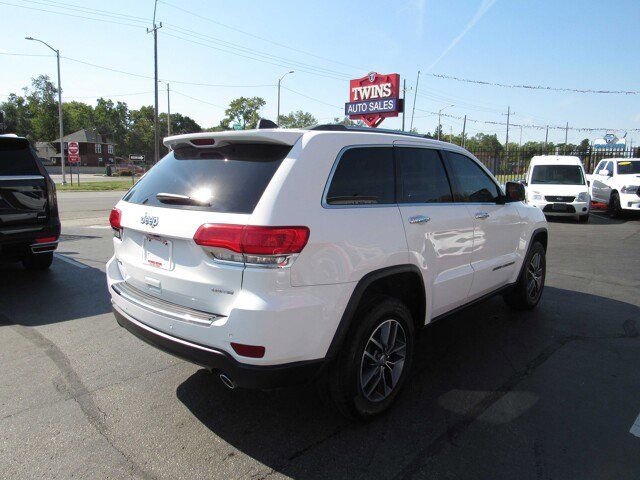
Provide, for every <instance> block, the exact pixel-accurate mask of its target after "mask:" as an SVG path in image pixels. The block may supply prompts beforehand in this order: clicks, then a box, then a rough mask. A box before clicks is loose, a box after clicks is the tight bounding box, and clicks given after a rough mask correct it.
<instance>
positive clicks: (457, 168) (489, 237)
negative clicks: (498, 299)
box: [446, 151, 525, 300]
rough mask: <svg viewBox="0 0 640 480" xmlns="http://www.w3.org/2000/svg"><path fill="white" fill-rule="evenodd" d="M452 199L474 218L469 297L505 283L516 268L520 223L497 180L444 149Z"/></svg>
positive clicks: (472, 161) (494, 288) (468, 159)
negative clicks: (506, 201) (471, 274)
mask: <svg viewBox="0 0 640 480" xmlns="http://www.w3.org/2000/svg"><path fill="white" fill-rule="evenodd" d="M446 167H447V171H448V173H449V178H451V180H452V188H453V197H454V201H456V202H460V203H461V204H464V205H465V206H466V208H467V209H468V211H469V214H470V215H471V217H472V218H473V221H474V234H473V252H472V255H471V267H472V269H473V282H472V284H471V289H470V290H469V300H473V299H475V298H478V297H480V296H482V295H484V294H487V293H489V292H491V291H494V290H496V289H498V288H500V287H502V286H505V285H506V284H507V283H508V282H509V281H511V280H512V279H513V278H514V276H515V272H516V269H517V265H516V263H517V262H516V260H517V252H518V247H519V244H520V241H521V238H522V235H523V232H524V227H525V225H524V222H523V220H522V218H521V217H520V214H519V213H518V209H517V206H516V204H515V203H505V201H504V194H503V193H502V191H501V190H500V188H499V187H498V185H497V183H496V182H495V181H494V180H493V178H492V177H491V176H490V175H489V174H488V173H487V171H486V170H485V169H484V168H483V167H481V166H480V164H479V162H476V161H475V160H473V159H472V158H470V157H468V156H466V155H463V154H461V153H456V152H449V151H447V152H446Z"/></svg>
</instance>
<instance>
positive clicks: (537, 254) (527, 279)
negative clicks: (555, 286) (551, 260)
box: [503, 242, 547, 310]
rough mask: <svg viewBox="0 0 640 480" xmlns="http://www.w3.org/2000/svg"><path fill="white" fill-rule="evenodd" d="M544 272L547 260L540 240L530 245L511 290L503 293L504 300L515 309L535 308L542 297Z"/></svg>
mask: <svg viewBox="0 0 640 480" xmlns="http://www.w3.org/2000/svg"><path fill="white" fill-rule="evenodd" d="M536 259H537V260H536ZM534 273H535V275H534ZM546 273H547V262H546V253H545V250H544V246H543V245H542V244H541V243H540V242H535V243H534V244H533V245H531V249H530V250H529V253H528V254H527V258H525V260H524V265H523V267H522V271H521V272H520V277H519V278H518V282H517V283H516V285H515V286H514V288H513V289H512V290H510V291H509V292H507V293H505V294H504V295H503V298H504V301H505V302H506V303H507V305H509V306H510V307H511V308H514V309H516V310H531V309H532V308H535V306H536V305H537V304H538V302H539V301H540V298H541V297H542V291H543V290H544V280H545V277H546ZM532 282H533V283H532ZM532 289H533V291H532Z"/></svg>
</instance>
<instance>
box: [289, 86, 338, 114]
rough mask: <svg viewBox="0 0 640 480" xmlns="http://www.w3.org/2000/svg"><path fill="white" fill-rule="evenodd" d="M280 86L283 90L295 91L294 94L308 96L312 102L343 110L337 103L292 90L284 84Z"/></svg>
mask: <svg viewBox="0 0 640 480" xmlns="http://www.w3.org/2000/svg"><path fill="white" fill-rule="evenodd" d="M282 88H284V89H285V90H288V91H289V92H291V93H295V94H296V95H300V96H301V97H304V98H308V99H309V100H313V101H314V102H318V103H322V104H324V105H327V106H329V107H334V108H339V109H340V110H344V106H339V105H334V104H332V103H327V102H325V101H323V100H319V99H317V98H314V97H310V96H309V95H305V94H304V93H300V92H297V91H296V90H292V89H290V88H289V87H285V86H284V85H283V86H282Z"/></svg>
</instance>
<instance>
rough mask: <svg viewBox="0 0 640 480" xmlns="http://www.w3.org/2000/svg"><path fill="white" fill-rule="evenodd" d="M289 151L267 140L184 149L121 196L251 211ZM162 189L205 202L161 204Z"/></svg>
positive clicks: (141, 201)
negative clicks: (196, 203)
mask: <svg viewBox="0 0 640 480" xmlns="http://www.w3.org/2000/svg"><path fill="white" fill-rule="evenodd" d="M290 150H291V146H289V145H274V144H266V143H238V144H227V145H223V146H220V147H211V148H195V147H181V148H178V149H176V150H174V151H171V152H169V154H168V155H167V156H166V157H164V158H163V159H162V160H161V161H160V162H158V164H157V165H156V166H154V167H153V168H152V169H151V170H149V172H147V174H146V175H145V176H144V177H143V178H142V179H141V180H140V181H139V182H138V183H137V184H136V185H135V186H134V187H133V188H132V189H131V190H130V191H129V192H128V193H127V194H126V195H125V197H124V198H123V200H124V201H126V202H130V203H137V204H140V205H149V206H154V207H164V208H177V209H187V210H200V211H212V212H221V213H252V212H253V210H254V208H255V206H256V204H257V203H258V201H259V200H260V197H262V194H263V193H264V190H265V189H266V188H267V185H268V184H269V182H270V181H271V179H272V178H273V175H274V174H275V172H276V171H277V170H278V167H279V166H280V164H281V163H282V160H284V158H285V157H286V156H287V154H288V153H289V151H290ZM158 193H167V194H171V195H180V196H184V197H190V198H194V199H196V198H197V199H200V200H204V201H203V202H201V204H200V205H193V204H178V203H177V202H176V203H166V201H165V203H163V202H161V201H160V200H159V199H158V198H157V197H156V195H157V194H158ZM185 203H188V202H185Z"/></svg>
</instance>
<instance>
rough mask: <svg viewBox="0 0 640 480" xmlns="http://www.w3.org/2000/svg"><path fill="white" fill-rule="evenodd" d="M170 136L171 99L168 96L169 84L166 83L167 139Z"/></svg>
mask: <svg viewBox="0 0 640 480" xmlns="http://www.w3.org/2000/svg"><path fill="white" fill-rule="evenodd" d="M170 136H171V97H170V96H169V82H167V137H170Z"/></svg>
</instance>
